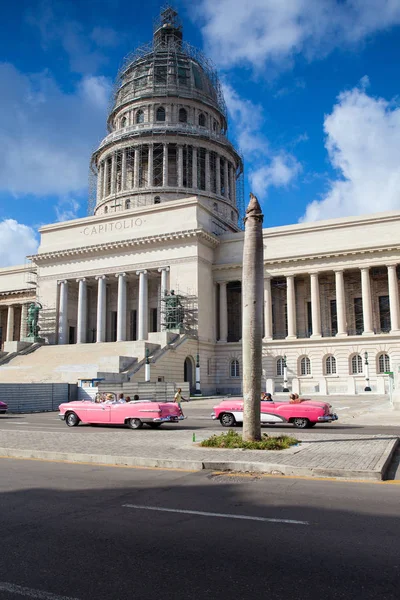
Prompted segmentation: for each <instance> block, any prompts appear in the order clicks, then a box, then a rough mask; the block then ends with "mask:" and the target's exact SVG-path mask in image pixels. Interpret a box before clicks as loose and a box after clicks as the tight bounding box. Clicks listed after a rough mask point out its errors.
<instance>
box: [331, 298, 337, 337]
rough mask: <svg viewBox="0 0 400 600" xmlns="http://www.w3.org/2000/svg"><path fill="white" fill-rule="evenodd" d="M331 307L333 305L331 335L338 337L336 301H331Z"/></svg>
mask: <svg viewBox="0 0 400 600" xmlns="http://www.w3.org/2000/svg"><path fill="white" fill-rule="evenodd" d="M330 305H331V335H336V334H337V332H338V328H337V307H336V300H331V302H330Z"/></svg>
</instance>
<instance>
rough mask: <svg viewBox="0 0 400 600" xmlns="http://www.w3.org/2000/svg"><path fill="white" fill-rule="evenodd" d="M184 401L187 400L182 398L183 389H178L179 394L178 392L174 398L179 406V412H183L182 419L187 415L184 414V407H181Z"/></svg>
mask: <svg viewBox="0 0 400 600" xmlns="http://www.w3.org/2000/svg"><path fill="white" fill-rule="evenodd" d="M182 400H186V398H184V397H183V396H182V389H181V388H178V389H177V392H176V394H175V396H174V402H176V404H177V405H178V406H179V410H180V411H181V415H182V417H184V416H185V415H184V414H183V410H182V406H181V402H182Z"/></svg>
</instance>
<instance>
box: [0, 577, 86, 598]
mask: <svg viewBox="0 0 400 600" xmlns="http://www.w3.org/2000/svg"><path fill="white" fill-rule="evenodd" d="M0 591H3V592H9V593H10V594H19V595H20V596H25V597H26V598H36V599H37V600H78V598H71V597H70V596H59V595H58V594H51V593H50V592H42V591H41V590H33V589H31V588H27V587H23V586H21V585H15V584H13V583H7V582H5V581H0Z"/></svg>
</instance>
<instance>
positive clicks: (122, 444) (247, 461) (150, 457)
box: [0, 423, 398, 480]
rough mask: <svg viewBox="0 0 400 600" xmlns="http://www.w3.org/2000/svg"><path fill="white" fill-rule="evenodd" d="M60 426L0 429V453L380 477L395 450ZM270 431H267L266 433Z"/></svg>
mask: <svg viewBox="0 0 400 600" xmlns="http://www.w3.org/2000/svg"><path fill="white" fill-rule="evenodd" d="M82 429H83V428H79V427H78V428H74V429H67V428H65V426H63V424H62V423H60V431H59V432H55V431H49V432H46V433H45V434H44V433H43V432H41V431H15V430H14V431H8V430H1V431H0V456H2V457H14V458H39V459H47V460H66V461H72V462H86V463H101V464H108V465H126V466H142V467H160V468H174V469H176V468H178V469H188V470H195V471H197V470H201V469H211V470H221V471H224V470H225V471H226V470H232V471H241V472H248V471H250V472H260V473H272V474H282V475H301V476H314V477H344V478H353V479H367V480H381V479H382V478H383V477H384V474H385V471H386V468H387V466H388V465H389V462H390V460H391V457H392V455H393V453H394V451H395V449H396V446H397V443H398V438H397V437H396V436H391V435H353V434H350V435H349V434H342V433H338V434H335V435H332V434H330V435H327V434H323V433H321V434H319V433H317V432H316V433H307V435H304V434H303V435H302V433H301V431H290V434H292V435H295V436H296V437H297V439H299V440H300V441H301V440H304V441H302V443H300V444H299V445H297V446H293V447H292V448H289V449H288V450H281V451H257V450H215V449H210V448H202V447H200V446H199V445H198V442H200V441H201V440H202V439H204V438H206V437H209V436H210V435H212V434H213V433H215V430H206V429H202V430H201V432H199V433H198V432H196V442H195V443H193V440H192V435H193V431H191V430H188V429H184V424H183V423H182V428H181V429H168V427H167V426H166V427H165V428H164V429H159V430H156V431H153V430H150V429H147V428H143V429H141V430H137V431H130V430H125V429H117V428H115V429H108V430H107V431H105V430H103V431H101V432H96V429H95V428H87V429H86V428H85V430H84V431H82ZM271 435H273V434H271Z"/></svg>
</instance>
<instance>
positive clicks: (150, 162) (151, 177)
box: [147, 144, 154, 187]
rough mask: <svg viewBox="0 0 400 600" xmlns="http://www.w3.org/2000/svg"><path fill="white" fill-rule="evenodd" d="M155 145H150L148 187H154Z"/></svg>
mask: <svg viewBox="0 0 400 600" xmlns="http://www.w3.org/2000/svg"><path fill="white" fill-rule="evenodd" d="M153 162H154V161H153V144H149V150H148V158H147V186H148V187H153V185H154V178H153Z"/></svg>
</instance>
